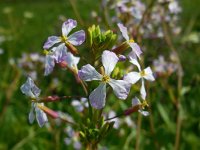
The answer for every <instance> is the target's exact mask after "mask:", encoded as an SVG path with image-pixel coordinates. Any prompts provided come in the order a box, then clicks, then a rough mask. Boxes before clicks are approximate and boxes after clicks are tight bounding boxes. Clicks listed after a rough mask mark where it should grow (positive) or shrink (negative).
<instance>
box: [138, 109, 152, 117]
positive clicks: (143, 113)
mask: <svg viewBox="0 0 200 150" xmlns="http://www.w3.org/2000/svg"><path fill="white" fill-rule="evenodd" d="M138 112H140V113H141V114H142V115H143V116H149V112H148V111H143V110H142V109H139V110H138Z"/></svg>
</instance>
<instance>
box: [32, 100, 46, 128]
mask: <svg viewBox="0 0 200 150" xmlns="http://www.w3.org/2000/svg"><path fill="white" fill-rule="evenodd" d="M40 105H43V103H41V104H40ZM35 112H36V120H37V122H38V125H39V126H40V127H42V126H44V125H45V123H47V122H48V119H47V115H46V114H45V113H44V112H43V111H42V110H41V109H39V108H38V107H37V106H36V107H35Z"/></svg>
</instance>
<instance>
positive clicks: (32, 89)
mask: <svg viewBox="0 0 200 150" xmlns="http://www.w3.org/2000/svg"><path fill="white" fill-rule="evenodd" d="M20 89H21V91H22V93H23V94H25V95H26V96H28V97H30V98H31V99H33V100H35V102H32V103H31V111H30V113H29V122H30V123H31V124H32V123H33V121H34V120H35V118H36V120H37V122H38V124H39V126H40V127H42V126H44V125H45V124H46V123H47V122H48V119H47V115H46V114H45V113H44V112H43V110H41V109H40V108H39V107H38V106H37V105H40V106H44V104H43V103H40V104H38V103H37V100H38V96H39V95H40V92H41V90H40V89H39V88H38V87H37V86H36V85H35V84H34V82H33V80H32V79H31V78H30V77H28V79H27V81H26V83H25V84H23V85H22V86H21V88H20ZM34 111H35V113H36V115H35V114H34Z"/></svg>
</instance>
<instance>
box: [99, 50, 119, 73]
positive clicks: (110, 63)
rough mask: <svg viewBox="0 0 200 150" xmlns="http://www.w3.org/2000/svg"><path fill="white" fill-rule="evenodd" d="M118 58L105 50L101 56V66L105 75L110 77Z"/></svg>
mask: <svg viewBox="0 0 200 150" xmlns="http://www.w3.org/2000/svg"><path fill="white" fill-rule="evenodd" d="M118 60H119V58H118V57H117V55H116V54H115V53H113V52H111V51H107V50H105V51H104V52H103V54H102V64H103V66H104V69H105V74H106V75H110V74H111V72H112V71H113V69H114V68H115V66H116V64H117V62H118Z"/></svg>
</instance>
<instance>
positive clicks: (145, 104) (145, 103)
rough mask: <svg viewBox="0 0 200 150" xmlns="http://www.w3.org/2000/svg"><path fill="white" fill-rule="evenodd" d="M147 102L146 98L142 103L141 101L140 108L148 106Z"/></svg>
mask: <svg viewBox="0 0 200 150" xmlns="http://www.w3.org/2000/svg"><path fill="white" fill-rule="evenodd" d="M148 106H149V105H148V103H147V101H146V100H144V101H143V102H142V103H141V108H142V109H144V108H145V107H148Z"/></svg>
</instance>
